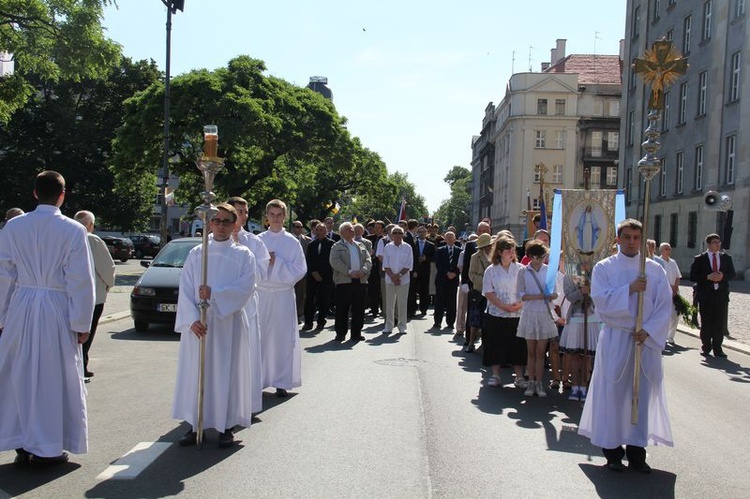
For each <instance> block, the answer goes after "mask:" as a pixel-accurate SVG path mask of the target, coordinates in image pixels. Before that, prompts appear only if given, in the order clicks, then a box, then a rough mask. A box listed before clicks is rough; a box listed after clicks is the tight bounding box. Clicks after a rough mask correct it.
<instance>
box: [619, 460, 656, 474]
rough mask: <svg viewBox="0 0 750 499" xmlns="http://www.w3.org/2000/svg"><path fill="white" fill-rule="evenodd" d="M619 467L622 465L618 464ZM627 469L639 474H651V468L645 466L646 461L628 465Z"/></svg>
mask: <svg viewBox="0 0 750 499" xmlns="http://www.w3.org/2000/svg"><path fill="white" fill-rule="evenodd" d="M620 466H622V463H620ZM628 469H629V470H633V471H638V472H640V473H646V474H648V473H651V466H649V465H648V464H646V461H643V462H640V463H630V462H629V463H628Z"/></svg>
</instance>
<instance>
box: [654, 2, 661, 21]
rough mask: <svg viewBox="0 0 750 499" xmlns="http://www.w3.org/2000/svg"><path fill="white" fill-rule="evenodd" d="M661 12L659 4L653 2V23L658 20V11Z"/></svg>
mask: <svg viewBox="0 0 750 499" xmlns="http://www.w3.org/2000/svg"><path fill="white" fill-rule="evenodd" d="M660 10H661V2H660V1H659V0H654V21H658V20H659V11H660Z"/></svg>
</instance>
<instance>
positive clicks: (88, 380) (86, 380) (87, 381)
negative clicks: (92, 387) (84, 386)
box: [83, 377, 91, 383]
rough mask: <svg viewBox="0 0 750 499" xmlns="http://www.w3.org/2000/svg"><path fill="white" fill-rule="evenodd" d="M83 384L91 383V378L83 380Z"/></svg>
mask: <svg viewBox="0 0 750 499" xmlns="http://www.w3.org/2000/svg"><path fill="white" fill-rule="evenodd" d="M83 382H84V383H91V378H88V377H86V378H83Z"/></svg>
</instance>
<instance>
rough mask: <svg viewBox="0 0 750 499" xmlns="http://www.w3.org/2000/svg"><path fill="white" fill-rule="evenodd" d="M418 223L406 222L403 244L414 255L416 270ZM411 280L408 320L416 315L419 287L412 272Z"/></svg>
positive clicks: (412, 220) (413, 220) (407, 311)
mask: <svg viewBox="0 0 750 499" xmlns="http://www.w3.org/2000/svg"><path fill="white" fill-rule="evenodd" d="M418 226H419V222H417V221H416V219H413V218H412V219H410V220H409V221H407V222H406V230H405V231H404V242H405V243H406V244H408V245H409V246H411V250H412V253H413V254H414V268H415V269H416V268H417V263H418V260H417V248H416V243H417V227H418ZM411 277H412V278H411V279H410V280H409V299H408V300H407V307H406V315H407V317H409V318H412V317H414V316H415V315H416V314H417V288H418V287H419V281H418V280H417V279H414V272H412V275H411Z"/></svg>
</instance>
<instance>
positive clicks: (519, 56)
mask: <svg viewBox="0 0 750 499" xmlns="http://www.w3.org/2000/svg"><path fill="white" fill-rule="evenodd" d="M117 4H118V5H117V7H114V6H113V7H108V8H107V9H106V10H105V17H104V26H105V28H106V29H107V36H108V37H109V38H111V39H112V40H114V41H116V42H118V43H119V44H120V45H121V46H122V48H123V53H124V54H125V55H126V56H128V57H131V58H133V59H136V60H139V59H153V60H154V61H156V63H157V64H158V65H159V68H160V69H162V70H164V69H165V61H166V30H165V26H166V17H167V14H166V12H167V10H166V7H165V6H164V4H163V3H162V2H161V0H117ZM624 29H625V0H604V1H602V0H567V1H565V0H535V1H533V2H530V1H527V2H515V1H513V2H511V1H508V0H464V1H458V0H400V1H395V0H379V1H373V2H366V3H365V2H358V1H356V0H318V1H297V0H274V1H270V2H269V1H263V2H259V1H248V0H185V10H184V12H179V11H178V12H177V13H176V14H175V15H174V16H172V60H171V73H172V75H173V76H175V75H179V74H183V73H186V72H189V71H190V70H193V69H202V68H206V69H209V70H212V69H216V68H219V67H224V66H226V64H227V62H228V61H229V60H230V59H232V58H234V57H236V56H237V55H241V54H246V55H249V56H251V57H254V58H257V59H261V60H263V61H264V62H265V64H266V67H267V68H268V74H269V75H274V76H276V77H279V78H283V79H284V80H286V81H288V82H291V83H294V84H296V85H299V86H305V85H307V83H308V81H309V78H310V77H311V76H325V77H327V78H328V86H329V87H330V88H331V90H332V91H333V103H334V105H335V106H336V109H337V111H338V113H339V114H340V115H342V116H345V117H346V118H347V120H348V125H347V126H348V129H349V131H350V132H351V133H352V134H353V135H354V136H357V137H359V139H360V140H361V141H362V144H363V145H364V146H365V147H367V148H368V149H370V150H372V151H374V152H376V153H378V154H379V155H380V157H381V158H382V159H383V161H384V162H385V163H386V166H387V167H388V171H389V172H395V171H398V172H401V173H405V174H407V175H408V178H409V180H410V181H411V182H412V183H414V185H415V186H416V191H417V192H418V193H419V194H420V195H422V196H423V197H424V199H425V201H426V204H427V207H428V209H429V210H430V213H433V212H434V211H435V210H436V209H437V208H438V207H439V206H440V203H441V202H442V201H443V200H445V199H448V198H449V197H450V189H449V187H448V185H447V184H446V183H445V182H444V180H443V178H444V177H445V175H446V174H447V173H448V171H449V170H450V169H451V168H452V167H453V166H455V165H460V166H463V167H465V168H467V169H471V164H470V163H471V140H472V136H474V135H478V134H479V132H480V131H481V126H482V119H483V117H484V110H485V108H486V107H487V105H488V104H489V103H490V102H494V103H495V104H497V103H499V102H500V101H501V100H502V98H503V96H504V94H505V88H506V85H507V82H508V80H509V78H510V76H511V75H512V74H514V73H522V72H528V71H529V68H531V70H532V71H534V72H538V71H540V66H541V63H542V62H547V61H549V59H550V49H551V48H553V47H554V46H555V41H556V40H557V39H558V38H562V39H566V40H567V49H566V55H570V54H618V53H619V41H620V39H621V38H623V34H624ZM219 125H221V124H220V123H219ZM219 133H221V129H220V130H219Z"/></svg>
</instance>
